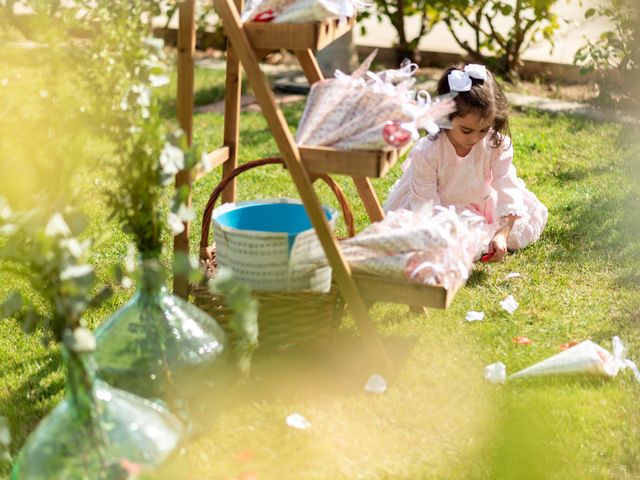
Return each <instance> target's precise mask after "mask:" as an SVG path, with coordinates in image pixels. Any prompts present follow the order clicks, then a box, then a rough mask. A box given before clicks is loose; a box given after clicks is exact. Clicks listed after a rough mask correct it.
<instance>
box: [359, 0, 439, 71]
mask: <svg viewBox="0 0 640 480" xmlns="http://www.w3.org/2000/svg"><path fill="white" fill-rule="evenodd" d="M373 4H374V5H375V12H374V11H373V10H372V9H367V10H364V11H362V12H360V13H359V15H358V18H359V19H365V18H369V17H371V16H375V17H376V18H377V19H378V22H382V20H383V18H385V17H386V18H387V19H388V20H389V22H391V25H393V28H395V30H396V32H397V33H398V41H397V43H396V44H395V48H396V52H397V57H398V58H397V60H398V63H400V62H401V61H402V60H403V59H404V58H410V59H411V60H418V58H417V50H418V43H419V42H420V40H421V39H422V37H424V36H425V35H426V34H427V33H429V31H430V30H431V27H432V26H433V24H434V23H435V21H436V20H437V19H438V12H437V10H436V9H435V7H434V5H435V4H436V2H435V1H434V0H417V1H398V2H386V1H384V0H374V2H373ZM416 15H419V16H420V29H419V31H418V33H417V34H416V36H415V37H413V38H409V34H408V32H407V27H406V20H407V19H408V18H409V17H413V16H416Z"/></svg>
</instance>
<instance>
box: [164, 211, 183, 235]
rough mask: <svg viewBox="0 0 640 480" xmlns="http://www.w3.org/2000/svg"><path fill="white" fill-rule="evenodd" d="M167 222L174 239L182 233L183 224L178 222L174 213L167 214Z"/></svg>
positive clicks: (177, 217) (178, 218)
mask: <svg viewBox="0 0 640 480" xmlns="http://www.w3.org/2000/svg"><path fill="white" fill-rule="evenodd" d="M167 222H168V223H169V228H170V229H171V233H173V236H174V237H175V236H176V235H180V234H181V233H182V232H184V224H183V223H182V220H180V217H179V216H178V215H176V214H175V213H173V212H169V217H168V219H167Z"/></svg>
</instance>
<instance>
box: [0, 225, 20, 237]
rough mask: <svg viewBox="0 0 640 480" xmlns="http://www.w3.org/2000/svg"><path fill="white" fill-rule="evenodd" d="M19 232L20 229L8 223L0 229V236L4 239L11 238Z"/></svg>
mask: <svg viewBox="0 0 640 480" xmlns="http://www.w3.org/2000/svg"><path fill="white" fill-rule="evenodd" d="M17 231H18V227H17V226H16V225H14V224H12V223H8V224H6V225H3V226H1V227H0V235H1V236H4V237H10V236H11V235H13V234H14V233H16V232H17Z"/></svg>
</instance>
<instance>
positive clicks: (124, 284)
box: [120, 277, 133, 290]
mask: <svg viewBox="0 0 640 480" xmlns="http://www.w3.org/2000/svg"><path fill="white" fill-rule="evenodd" d="M120 285H122V288H126V289H127V290H128V289H130V288H131V287H133V280H131V279H130V278H129V277H122V281H121V282H120Z"/></svg>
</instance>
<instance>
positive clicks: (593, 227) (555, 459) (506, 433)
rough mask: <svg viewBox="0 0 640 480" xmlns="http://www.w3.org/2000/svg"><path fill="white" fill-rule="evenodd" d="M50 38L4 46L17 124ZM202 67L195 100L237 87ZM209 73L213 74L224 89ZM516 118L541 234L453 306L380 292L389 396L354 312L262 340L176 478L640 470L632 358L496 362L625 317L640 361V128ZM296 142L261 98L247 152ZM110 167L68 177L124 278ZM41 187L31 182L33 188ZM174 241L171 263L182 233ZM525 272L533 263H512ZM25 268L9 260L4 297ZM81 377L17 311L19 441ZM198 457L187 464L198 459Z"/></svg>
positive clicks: (10, 374)
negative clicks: (300, 426)
mask: <svg viewBox="0 0 640 480" xmlns="http://www.w3.org/2000/svg"><path fill="white" fill-rule="evenodd" d="M41 54H42V52H37V51H36V52H32V53H30V54H29V55H26V56H25V54H24V52H17V51H11V52H7V51H6V50H2V49H0V58H1V59H2V61H3V63H1V65H3V66H4V65H11V70H10V71H7V70H3V71H2V72H1V73H0V80H2V79H3V78H9V79H10V81H9V83H8V84H7V85H6V86H5V87H0V92H1V93H2V97H1V98H2V100H0V121H1V122H3V124H4V125H11V123H12V122H14V123H15V122H17V120H14V118H15V117H12V118H9V117H7V112H10V113H14V112H16V111H20V109H22V108H27V107H28V106H29V105H30V102H31V100H30V99H34V98H35V99H38V98H42V97H40V96H37V95H39V92H40V90H41V89H42V88H43V85H45V84H46V83H47V80H46V78H43V77H42V70H41V69H40V68H39V66H38V62H37V59H39V58H40V59H42V58H43V57H40V55H41ZM28 58H31V59H32V61H27V59H28ZM196 79H197V81H196V83H197V88H198V93H197V95H196V98H198V99H201V100H200V101H202V102H209V101H216V100H219V99H220V98H221V92H222V88H223V86H222V85H223V81H224V78H223V75H222V74H220V72H213V73H212V72H210V71H204V70H198V71H197V76H196ZM174 82H175V79H174ZM205 85H208V88H210V89H211V90H210V91H209V90H207V91H205V87H204V86H205ZM174 87H175V83H174V84H173V85H171V86H169V87H167V89H165V90H164V91H163V93H162V95H163V102H164V105H165V109H164V111H165V115H166V116H167V118H168V119H172V118H173V111H174V109H173V107H172V104H173V88H174ZM7 88H10V90H6V89H7ZM3 89H4V90H3ZM38 102H39V100H38ZM38 102H35V103H36V104H37V103H38ZM29 108H30V107H29ZM301 112H302V104H296V105H292V106H289V107H287V108H286V109H285V115H286V117H287V119H288V120H289V122H290V123H291V124H292V125H295V124H296V123H297V120H298V119H299V117H300V114H301ZM222 125H223V118H222V116H221V115H219V114H214V113H202V114H197V115H196V116H195V118H194V129H195V132H194V138H195V141H196V142H198V143H199V144H201V145H203V146H204V147H205V148H206V149H207V150H210V149H213V148H215V147H216V146H218V145H219V144H220V143H221V139H222ZM12 128H14V129H16V130H18V128H17V126H13V127H12ZM5 131H6V130H5ZM512 132H513V137H514V144H515V150H516V157H515V164H516V167H517V168H518V172H519V174H520V175H521V176H522V178H523V179H524V180H525V181H526V182H527V184H528V185H529V187H530V188H531V189H532V190H533V191H534V192H535V193H536V194H537V195H538V196H539V198H540V199H541V200H542V201H543V203H545V204H546V205H547V206H548V207H549V211H550V219H549V225H548V227H547V230H546V231H545V233H544V235H543V237H542V239H541V240H540V241H539V242H538V243H536V244H534V245H533V246H531V247H530V248H528V249H526V250H524V251H521V252H518V253H515V254H513V255H510V256H509V257H508V258H507V260H506V261H505V262H503V263H501V264H488V265H484V264H483V265H477V267H476V271H475V273H474V275H473V277H472V278H471V279H470V281H469V282H468V284H467V286H466V287H465V288H463V289H462V290H461V291H460V292H459V293H458V295H457V296H456V298H455V300H454V302H453V305H452V306H451V308H450V309H448V310H445V311H437V310H431V311H430V312H429V316H428V317H427V316H425V315H423V314H420V315H419V314H416V313H412V312H410V311H409V310H408V309H407V307H406V306H401V305H400V306H399V305H391V304H376V305H375V306H374V308H373V309H372V310H371V313H372V317H373V318H374V320H375V322H376V325H377V327H378V330H379V331H380V333H381V334H382V335H383V338H384V339H385V344H386V345H387V346H388V347H389V350H390V352H391V354H392V356H393V357H394V358H395V359H396V361H397V365H398V374H397V375H396V376H395V377H394V378H389V379H388V380H389V382H390V386H389V390H388V391H387V393H385V394H383V395H372V394H367V393H365V392H364V390H363V385H364V382H365V381H366V378H367V376H368V375H369V374H371V373H374V372H372V371H371V365H372V362H371V361H370V359H368V358H367V357H366V356H365V355H364V354H363V353H362V351H361V347H360V345H359V343H358V342H357V341H356V340H355V339H354V338H353V334H354V332H355V330H354V328H353V325H352V324H351V323H350V322H349V321H347V322H346V324H345V326H344V328H343V330H342V331H341V335H340V336H339V338H338V339H337V340H336V342H335V345H334V347H333V348H331V349H330V350H329V351H328V352H325V353H324V354H321V355H310V354H308V355H302V356H293V357H291V358H289V357H287V358H280V357H277V358H276V357H272V358H270V357H269V356H267V355H258V358H257V359H256V362H255V365H254V370H253V377H252V379H251V380H250V381H249V382H248V383H247V384H245V385H241V386H239V387H237V388H236V389H234V390H233V391H232V392H229V401H228V407H227V408H226V409H225V410H224V411H222V412H219V415H218V421H217V423H216V426H215V427H214V429H213V430H212V431H210V432H206V433H205V434H203V435H201V436H199V437H198V438H196V439H194V440H193V441H192V442H191V443H189V444H188V445H186V451H185V452H184V453H183V454H182V455H180V457H179V458H178V459H177V461H176V463H175V464H174V465H172V467H171V468H172V469H173V470H171V473H169V472H165V475H166V476H167V478H184V477H185V476H186V478H202V479H209V478H211V479H218V478H224V479H230V478H242V477H241V474H242V473H243V472H244V473H245V474H248V473H249V472H253V473H255V475H256V477H257V478H261V479H266V478H273V479H281V478H318V479H328V478H331V479H334V478H335V479H339V478H344V479H352V478H407V479H415V478H442V479H450V478H465V479H510V478H513V479H523V478H525V479H526V478H530V479H546V478H549V479H552V478H554V479H555V478H558V479H568V478H571V479H584V478H616V479H627V478H628V479H633V478H638V477H639V476H640V456H639V455H637V453H636V445H638V443H639V442H640V414H639V413H638V409H637V399H638V388H639V387H638V385H637V384H636V383H634V381H633V380H632V377H631V376H630V375H629V374H628V372H623V373H622V374H620V375H619V376H618V377H617V378H615V379H612V380H610V381H602V380H588V379H587V380H580V379H578V380H549V379H542V380H539V381H536V382H519V383H516V382H514V383H511V384H507V385H504V386H493V385H490V384H488V383H486V382H485V381H484V379H483V369H484V366H485V365H487V364H489V363H493V362H495V361H502V362H504V363H505V364H506V365H507V369H508V371H509V372H515V371H517V370H518V369H520V368H523V367H526V366H528V365H530V364H531V363H533V362H536V361H538V360H541V359H543V358H546V357H547V356H550V355H552V354H554V353H556V352H557V351H558V346H559V345H560V344H562V343H565V342H567V341H570V340H582V339H586V338H591V339H593V340H594V341H596V342H598V343H600V344H601V345H602V346H604V347H605V348H610V341H611V337H612V336H613V335H616V334H617V335H620V336H621V337H622V338H623V339H624V340H625V342H626V343H627V344H628V345H629V348H630V352H631V357H632V358H635V359H640V353H639V352H640V333H639V330H638V320H639V307H640V298H639V296H638V286H639V284H640V277H639V275H638V273H637V265H638V263H637V260H638V252H639V251H640V242H639V241H638V238H639V237H638V231H639V225H640V223H639V222H638V221H637V219H638V208H637V207H638V202H637V201H638V198H639V197H638V186H637V185H638V182H637V175H638V174H637V170H636V169H635V164H634V163H633V158H635V157H633V153H632V152H633V150H631V147H633V146H634V145H633V143H631V142H630V141H629V140H628V138H627V137H624V136H623V134H624V133H625V132H623V131H622V128H621V127H620V126H618V125H613V124H597V123H593V122H590V121H585V120H580V119H576V118H572V117H562V116H560V117H549V116H546V115H537V114H528V115H522V114H516V115H514V116H513V121H512ZM0 134H1V132H0ZM59 135H62V134H61V133H60V134H59ZM5 138H6V137H4V136H3V137H2V139H3V145H2V146H0V152H2V157H1V158H0V160H1V161H2V165H3V168H4V171H3V174H2V179H1V180H0V185H2V188H3V189H4V188H10V189H11V191H12V192H13V194H14V195H16V196H18V195H22V196H23V200H24V202H25V203H28V201H29V200H30V199H33V198H35V193H37V192H36V189H37V188H40V187H41V186H42V183H37V182H36V181H35V180H33V182H35V183H30V182H31V180H30V181H29V182H25V183H24V184H23V183H21V182H17V183H14V182H8V181H7V178H20V175H21V173H20V172H21V171H22V170H23V169H27V167H28V165H25V162H27V161H28V159H27V158H26V157H25V156H21V157H20V158H19V160H16V161H14V162H11V161H10V160H11V159H10V158H9V157H8V156H7V155H8V154H7V152H8V151H9V146H12V145H15V144H14V143H13V141H10V142H9V143H4V140H5ZM625 138H627V139H625ZM56 139H57V138H56ZM80 140H83V141H84V147H85V148H86V149H87V150H88V158H89V157H91V158H99V157H100V155H102V154H103V148H104V146H103V145H100V144H99V143H97V142H96V143H94V142H92V141H90V139H88V138H87V139H80ZM85 140H86V141H85ZM619 142H622V143H619ZM42 147H43V148H46V147H47V144H46V143H44V144H43V145H42ZM277 154H278V152H277V149H276V146H275V142H274V141H273V139H272V136H271V134H270V132H269V130H268V126H267V124H266V122H265V120H264V118H263V117H262V116H261V115H260V114H258V113H249V112H246V113H243V114H242V121H241V146H240V151H239V155H240V161H241V162H246V161H249V160H253V159H256V158H261V157H266V156H274V155H277ZM399 172H400V171H399V169H398V168H396V169H394V170H393V171H392V172H391V173H390V174H389V175H388V176H387V177H386V178H384V179H380V180H376V181H375V182H374V185H375V187H376V190H377V192H378V194H379V196H380V197H381V199H384V197H385V195H386V192H387V190H388V188H389V187H390V186H391V184H392V183H393V181H394V180H395V179H396V178H397V177H398V175H399ZM7 174H8V175H9V176H7ZM14 175H15V177H14ZM30 178H31V177H30ZM219 178H220V173H219V172H215V173H213V174H212V175H211V176H209V177H207V178H204V179H202V180H201V181H199V182H198V183H197V184H196V185H195V188H194V206H195V207H196V211H197V212H198V213H200V212H201V211H202V208H203V206H204V204H205V203H206V200H207V198H208V195H209V193H210V191H211V189H212V187H214V186H215V184H217V182H218V181H219ZM338 180H339V183H340V184H341V185H342V186H343V188H344V189H345V191H346V192H347V195H348V197H349V198H350V199H351V200H352V206H353V208H354V210H355V213H356V222H357V225H358V228H360V229H361V228H363V227H364V226H365V225H366V224H367V219H366V214H365V212H364V208H363V206H362V205H361V203H360V202H359V201H358V200H357V195H356V193H355V189H354V188H353V185H352V183H351V181H350V179H348V178H338ZM111 181H112V179H110V178H109V173H108V171H106V170H102V169H100V168H97V167H96V166H95V165H87V166H83V167H81V168H80V170H79V171H78V175H77V177H76V179H75V180H74V184H73V185H70V186H69V187H70V188H71V187H73V189H74V190H75V191H76V192H77V194H78V195H79V196H80V198H81V201H80V204H81V205H80V207H81V208H82V210H83V211H85V212H86V213H87V215H88V216H89V218H90V220H91V226H90V231H91V232H93V233H98V232H105V231H106V232H108V233H110V235H111V237H110V239H109V241H108V242H107V243H106V244H104V245H103V246H102V247H101V248H100V250H97V251H95V252H93V254H92V262H93V263H94V265H95V266H96V268H97V272H98V274H99V276H100V278H101V279H102V280H103V281H108V282H112V280H110V279H109V278H108V276H107V275H108V273H107V272H108V267H109V266H110V265H112V264H114V263H116V262H119V261H121V258H122V256H123V255H124V253H125V252H126V242H127V239H126V236H125V235H124V234H123V233H122V232H121V230H120V228H119V227H118V225H116V224H115V223H114V222H113V221H111V220H110V219H109V214H108V212H107V211H106V209H105V202H104V196H103V194H102V191H103V189H104V187H105V185H108V184H109V182H111ZM38 182H40V180H38ZM25 185H28V186H29V188H30V190H28V191H26V192H25V191H24V190H23V189H24V188H25ZM318 191H319V194H320V197H321V200H322V201H323V202H324V203H330V204H332V205H334V206H336V202H335V200H334V199H333V198H332V197H331V193H330V191H329V190H328V189H327V188H326V187H324V186H320V187H318ZM2 193H3V194H4V193H5V191H4V190H3V192H2ZM279 196H297V194H296V191H295V188H294V186H293V183H292V182H291V180H290V179H289V178H288V174H287V173H286V172H285V171H284V170H283V169H281V168H279V167H273V166H271V167H262V168H261V169H256V170H252V171H249V172H246V173H245V174H243V175H242V176H241V177H240V179H239V182H238V198H239V199H250V198H257V197H261V198H269V197H279ZM200 224H201V221H200V219H198V220H197V221H196V222H194V225H193V230H192V237H191V243H192V248H193V251H197V244H198V242H199V227H200ZM339 233H343V229H342V228H341V229H340V232H339ZM165 244H166V245H167V252H166V253H165V256H164V261H165V262H166V263H167V264H168V262H169V257H170V252H169V251H170V245H171V239H170V238H169V237H168V236H167V237H166V239H165ZM512 271H517V272H519V273H520V274H521V277H520V278H517V279H512V280H506V279H505V277H506V275H507V274H508V273H509V272H512ZM18 281H19V280H18V279H16V278H13V277H10V276H8V275H3V276H0V296H1V295H2V294H4V293H6V292H7V291H8V290H9V288H11V287H12V286H14V285H16V282H18ZM114 287H115V288H116V295H115V296H114V297H113V298H112V299H111V300H110V301H109V302H108V303H107V304H106V305H104V306H103V307H102V308H101V309H100V310H94V311H92V312H90V313H89V314H88V316H87V322H88V323H89V325H91V326H92V327H95V326H97V325H99V324H100V323H101V322H102V321H104V319H105V318H106V317H107V316H108V315H109V314H110V313H112V312H113V311H115V310H116V309H117V308H118V307H119V306H120V305H122V304H123V303H124V302H125V301H126V299H127V298H128V296H129V295H130V294H131V291H127V290H124V289H122V288H120V287H118V286H116V285H114ZM508 294H513V295H514V296H515V297H516V299H517V300H518V301H519V302H520V308H519V309H518V310H517V311H516V312H515V314H514V315H509V314H507V313H506V312H504V311H502V310H501V308H500V307H499V305H498V302H499V301H500V300H502V299H503V298H504V297H506V296H507V295H508ZM472 309H473V310H482V311H484V312H485V313H486V319H485V320H484V321H483V322H476V323H467V322H465V321H464V316H465V313H466V311H468V310H472ZM519 335H526V336H528V337H529V338H531V339H532V340H533V342H534V343H533V344H532V345H531V346H522V345H517V344H515V343H513V342H512V340H511V338H512V337H514V336H519ZM62 389H63V376H62V372H61V371H60V357H59V355H58V354H57V353H56V352H48V351H47V350H45V349H44V348H43V347H42V346H41V345H40V343H39V339H38V336H37V335H34V336H26V335H25V334H23V333H22V332H21V330H20V328H19V327H18V326H17V325H15V324H14V323H13V322H11V321H6V322H2V323H0V415H1V416H6V417H8V418H9V420H10V425H11V429H12V433H13V436H14V442H13V445H12V449H13V451H14V452H15V451H17V450H18V449H19V447H20V446H21V444H22V443H23V442H24V440H25V438H26V436H27V435H28V433H29V432H30V431H31V430H33V428H34V427H35V425H36V424H37V422H38V421H39V419H40V418H42V417H43V416H44V415H45V414H46V413H47V412H48V411H49V410H50V409H51V408H52V407H53V406H54V405H55V404H56V402H58V401H59V400H60V398H61V395H62ZM205 401H206V400H205ZM294 412H298V413H300V414H302V415H304V416H305V417H306V418H307V419H308V420H309V421H310V422H311V424H312V427H311V428H310V429H309V430H305V431H298V430H293V429H291V428H289V427H287V426H286V424H285V417H286V416H287V415H289V414H290V413H294ZM240 452H244V455H238V454H239V453H240ZM187 467H188V472H189V473H188V474H185V473H184V472H183V471H182V470H181V469H182V468H187ZM2 474H4V475H5V477H3V476H2ZM6 474H7V472H1V474H0V477H1V478H6Z"/></svg>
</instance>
